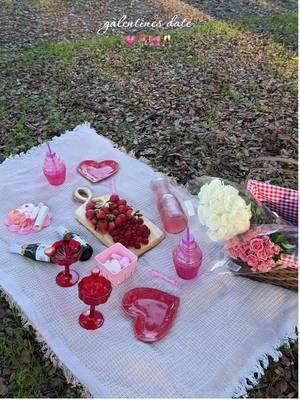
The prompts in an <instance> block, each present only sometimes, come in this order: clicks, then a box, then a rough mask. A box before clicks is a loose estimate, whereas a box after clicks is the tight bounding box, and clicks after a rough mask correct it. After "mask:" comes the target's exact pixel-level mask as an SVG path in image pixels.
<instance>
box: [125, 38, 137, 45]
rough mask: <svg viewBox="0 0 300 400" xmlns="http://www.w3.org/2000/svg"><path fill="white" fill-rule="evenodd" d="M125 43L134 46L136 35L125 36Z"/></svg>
mask: <svg viewBox="0 0 300 400" xmlns="http://www.w3.org/2000/svg"><path fill="white" fill-rule="evenodd" d="M125 43H126V44H127V45H128V46H133V45H134V43H135V37H134V36H125Z"/></svg>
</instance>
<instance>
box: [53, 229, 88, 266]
mask: <svg viewBox="0 0 300 400" xmlns="http://www.w3.org/2000/svg"><path fill="white" fill-rule="evenodd" d="M56 232H57V233H58V234H59V235H60V237H61V238H63V239H73V240H76V241H77V242H79V243H80V244H81V247H82V254H81V257H80V261H87V260H88V259H89V258H91V257H92V254H93V248H92V246H90V245H89V244H88V243H87V242H86V241H85V240H83V239H82V238H81V237H80V236H79V235H77V234H76V233H73V232H71V231H69V230H68V229H67V228H65V227H64V226H62V225H60V226H59V227H58V228H57V229H56Z"/></svg>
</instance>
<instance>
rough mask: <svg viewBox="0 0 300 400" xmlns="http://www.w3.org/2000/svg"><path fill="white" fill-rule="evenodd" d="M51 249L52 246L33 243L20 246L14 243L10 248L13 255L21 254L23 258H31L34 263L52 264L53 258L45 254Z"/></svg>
mask: <svg viewBox="0 0 300 400" xmlns="http://www.w3.org/2000/svg"><path fill="white" fill-rule="evenodd" d="M49 247H51V245H50V244H41V243H31V244H18V243H14V244H12V245H11V246H10V248H9V250H10V252H11V253H15V254H20V255H21V256H24V257H27V258H30V259H31V260H34V261H43V262H49V263H50V262H52V260H51V258H50V257H48V256H47V255H46V254H45V250H46V249H48V248H49Z"/></svg>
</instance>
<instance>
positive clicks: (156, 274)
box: [149, 269, 180, 288]
mask: <svg viewBox="0 0 300 400" xmlns="http://www.w3.org/2000/svg"><path fill="white" fill-rule="evenodd" d="M149 274H150V275H151V276H153V278H159V279H161V280H162V281H165V282H168V283H170V284H171V285H173V286H177V287H178V288H180V283H179V282H177V281H176V280H175V279H172V278H169V277H168V276H166V275H164V274H162V273H161V272H158V271H155V270H154V269H151V270H150V271H149Z"/></svg>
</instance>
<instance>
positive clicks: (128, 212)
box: [126, 209, 133, 219]
mask: <svg viewBox="0 0 300 400" xmlns="http://www.w3.org/2000/svg"><path fill="white" fill-rule="evenodd" d="M132 212H133V211H132V209H131V210H127V211H126V215H127V217H128V219H131V218H132Z"/></svg>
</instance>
